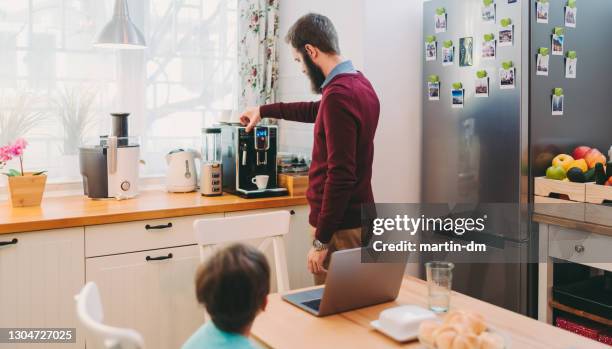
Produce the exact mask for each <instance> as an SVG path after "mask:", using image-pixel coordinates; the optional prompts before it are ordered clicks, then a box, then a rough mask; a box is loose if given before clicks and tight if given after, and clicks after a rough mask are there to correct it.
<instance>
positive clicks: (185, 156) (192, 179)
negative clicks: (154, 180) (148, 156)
mask: <svg viewBox="0 0 612 349" xmlns="http://www.w3.org/2000/svg"><path fill="white" fill-rule="evenodd" d="M201 158H202V156H201V155H200V153H199V152H198V151H197V150H193V149H175V150H172V151H171V152H169V153H168V154H167V155H166V163H167V164H168V170H167V172H166V190H168V191H169V192H171V193H188V192H191V191H194V190H196V188H197V183H198V175H197V172H196V165H195V160H196V159H201Z"/></svg>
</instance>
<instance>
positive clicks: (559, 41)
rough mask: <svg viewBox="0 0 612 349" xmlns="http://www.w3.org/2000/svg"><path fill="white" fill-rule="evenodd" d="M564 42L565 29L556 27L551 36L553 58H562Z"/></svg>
mask: <svg viewBox="0 0 612 349" xmlns="http://www.w3.org/2000/svg"><path fill="white" fill-rule="evenodd" d="M564 41H565V29H563V28H561V27H556V28H555V29H554V30H553V35H552V54H553V56H563V42H564Z"/></svg>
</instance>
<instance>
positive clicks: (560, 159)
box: [552, 154, 574, 171]
mask: <svg viewBox="0 0 612 349" xmlns="http://www.w3.org/2000/svg"><path fill="white" fill-rule="evenodd" d="M572 162H574V158H573V157H572V156H571V155H567V154H559V155H557V156H555V158H554V159H553V161H552V165H553V166H560V167H563V169H564V170H566V171H567V170H568V169H569V166H570V164H571V163H572Z"/></svg>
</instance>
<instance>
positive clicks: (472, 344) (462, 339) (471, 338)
mask: <svg viewBox="0 0 612 349" xmlns="http://www.w3.org/2000/svg"><path fill="white" fill-rule="evenodd" d="M478 345H479V342H478V337H477V336H476V335H475V334H473V333H467V334H458V335H457V336H455V340H453V346H452V347H451V349H479V348H478Z"/></svg>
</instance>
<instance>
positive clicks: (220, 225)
mask: <svg viewBox="0 0 612 349" xmlns="http://www.w3.org/2000/svg"><path fill="white" fill-rule="evenodd" d="M290 219H291V215H290V214H289V211H274V212H267V213H258V214H250V215H244V216H235V217H224V218H210V219H198V220H196V221H195V222H194V223H193V228H194V230H195V238H196V241H197V242H198V244H199V245H200V259H201V261H202V262H203V261H205V260H206V257H207V255H208V254H210V253H211V252H212V246H213V245H218V244H223V243H231V242H242V241H248V240H255V239H264V240H263V242H262V243H261V244H260V245H259V247H258V248H259V250H261V251H263V250H265V249H266V247H267V246H268V245H269V244H270V242H271V243H272V247H273V249H274V265H275V269H274V270H275V271H276V284H277V285H276V286H277V291H278V292H285V291H288V290H289V274H288V272H287V259H286V257H285V245H284V239H283V236H284V235H286V234H287V233H288V232H289V221H290Z"/></svg>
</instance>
